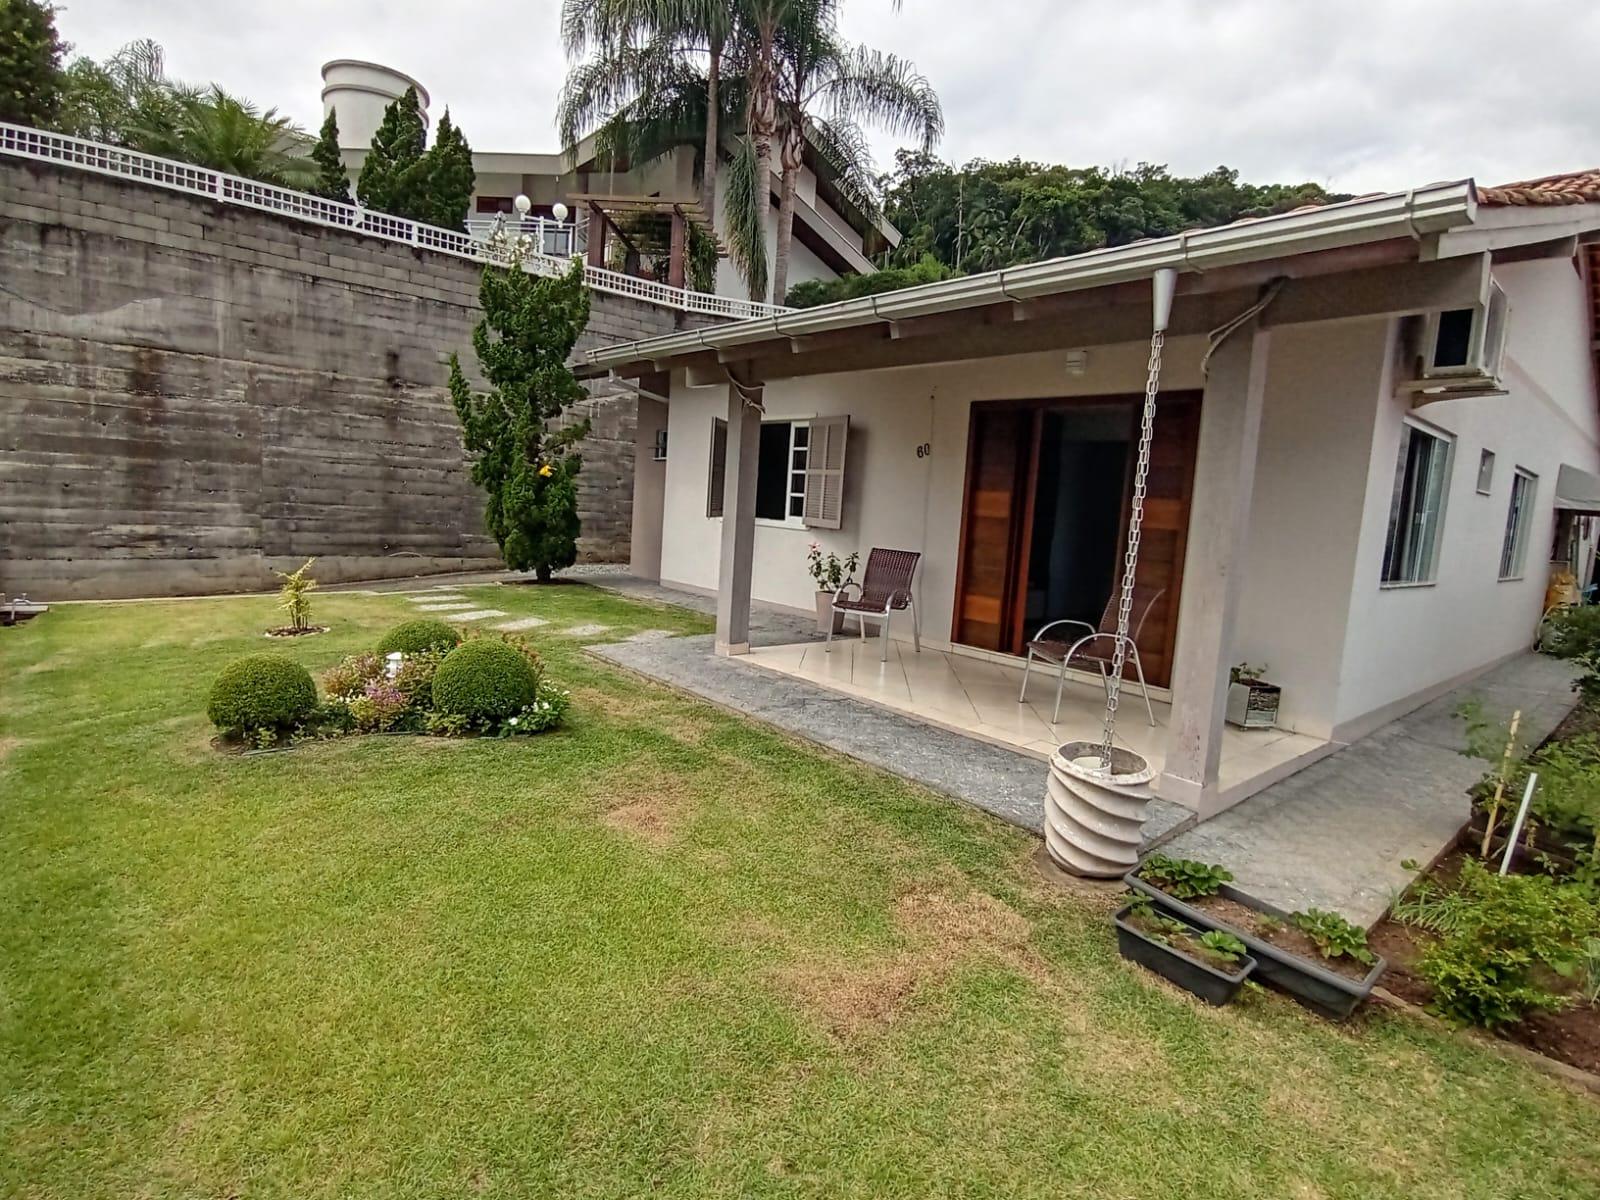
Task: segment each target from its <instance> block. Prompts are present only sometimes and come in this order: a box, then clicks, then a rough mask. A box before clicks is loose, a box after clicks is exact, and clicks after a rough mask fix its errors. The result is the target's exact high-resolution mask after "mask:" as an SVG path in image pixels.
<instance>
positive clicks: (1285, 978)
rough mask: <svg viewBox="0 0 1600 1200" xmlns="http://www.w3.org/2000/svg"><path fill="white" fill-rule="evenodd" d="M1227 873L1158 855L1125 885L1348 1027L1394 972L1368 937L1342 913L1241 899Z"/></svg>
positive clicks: (1273, 984)
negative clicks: (1231, 941)
mask: <svg viewBox="0 0 1600 1200" xmlns="http://www.w3.org/2000/svg"><path fill="white" fill-rule="evenodd" d="M1232 878H1233V876H1232V875H1230V874H1229V873H1228V872H1227V871H1226V870H1225V869H1223V868H1221V867H1215V866H1209V865H1207V864H1205V863H1194V862H1189V861H1186V860H1183V859H1170V858H1167V857H1166V856H1164V855H1159V854H1154V855H1151V856H1150V857H1149V858H1147V859H1145V860H1144V862H1143V863H1141V864H1140V866H1139V869H1138V870H1136V871H1132V872H1130V873H1129V874H1128V875H1127V877H1126V879H1127V883H1128V886H1129V887H1131V888H1132V889H1133V890H1134V891H1135V892H1139V893H1142V894H1143V895H1145V896H1147V897H1149V899H1150V900H1151V902H1152V903H1154V904H1155V906H1156V908H1157V909H1159V910H1160V911H1161V912H1164V913H1166V914H1167V915H1168V916H1173V917H1177V918H1179V919H1180V920H1183V921H1187V922H1188V923H1189V924H1191V925H1197V926H1199V927H1200V928H1202V929H1220V930H1222V931H1223V932H1225V933H1231V934H1233V935H1234V936H1235V937H1237V938H1238V939H1239V940H1240V941H1242V942H1243V943H1244V944H1245V946H1246V947H1248V948H1249V951H1250V953H1251V954H1252V955H1253V956H1254V957H1255V960H1256V970H1255V978H1256V979H1257V980H1258V981H1259V982H1261V983H1264V984H1266V985H1267V986H1268V987H1273V988H1276V989H1278V990H1279V991H1281V992H1287V993H1288V994H1289V995H1291V996H1293V997H1294V998H1295V999H1296V1000H1298V1001H1300V1003H1302V1004H1304V1005H1306V1006H1308V1007H1310V1008H1313V1009H1316V1010H1317V1011H1318V1012H1320V1013H1323V1014H1324V1015H1326V1016H1330V1017H1334V1018H1336V1019H1343V1018H1345V1017H1348V1016H1349V1015H1350V1014H1351V1013H1353V1012H1354V1011H1355V1010H1356V1008H1357V1006H1358V1005H1360V1003H1361V1002H1362V1001H1363V1000H1365V999H1366V998H1367V997H1368V996H1370V995H1371V994H1372V989H1373V987H1374V986H1375V985H1376V984H1377V982H1378V977H1379V976H1380V975H1382V974H1383V970H1384V967H1385V966H1387V965H1388V964H1387V963H1386V962H1385V961H1384V959H1383V958H1382V956H1380V955H1376V954H1374V953H1372V951H1371V950H1369V949H1368V948H1367V934H1366V930H1364V929H1362V928H1360V927H1359V926H1356V925H1352V924H1351V923H1350V922H1349V921H1346V920H1345V919H1344V918H1343V917H1341V916H1339V915H1338V914H1337V913H1330V912H1323V911H1321V910H1319V909H1316V908H1308V909H1306V910H1304V911H1303V912H1295V913H1286V912H1283V911H1282V910H1281V909H1277V908H1274V907H1273V906H1272V905H1270V904H1267V903H1266V902H1265V901H1262V900H1257V899H1256V898H1255V897H1254V896H1251V895H1248V894H1247V893H1245V892H1241V891H1240V890H1239V889H1238V888H1235V887H1232V886H1231V885H1230V884H1229V883H1228V882H1227V881H1228V880H1230V879H1232Z"/></svg>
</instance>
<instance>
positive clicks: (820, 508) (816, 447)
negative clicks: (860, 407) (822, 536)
mask: <svg viewBox="0 0 1600 1200" xmlns="http://www.w3.org/2000/svg"><path fill="white" fill-rule="evenodd" d="M849 433H850V418H849V417H848V416H844V417H813V418H811V433H810V437H809V441H808V443H807V447H806V458H805V492H804V496H805V508H804V518H803V519H804V521H805V524H806V525H807V526H808V527H810V528H812V529H838V528H839V527H840V526H842V525H843V524H844V457H845V455H844V452H845V442H846V440H847V438H848V436H849Z"/></svg>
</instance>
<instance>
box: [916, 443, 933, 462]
mask: <svg viewBox="0 0 1600 1200" xmlns="http://www.w3.org/2000/svg"><path fill="white" fill-rule="evenodd" d="M932 453H933V443H932V442H923V443H922V445H920V446H918V447H917V457H918V458H927V457H928V455H930V454H932Z"/></svg>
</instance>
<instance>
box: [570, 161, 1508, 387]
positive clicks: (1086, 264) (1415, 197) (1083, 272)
mask: <svg viewBox="0 0 1600 1200" xmlns="http://www.w3.org/2000/svg"><path fill="white" fill-rule="evenodd" d="M1477 208H1478V201H1477V193H1476V189H1475V188H1474V186H1473V183H1472V181H1471V180H1470V179H1469V180H1461V181H1459V182H1455V183H1436V184H1431V185H1429V186H1428V187H1423V188H1416V189H1414V190H1412V191H1410V192H1395V193H1391V194H1389V195H1384V196H1368V197H1363V198H1361V199H1357V200H1347V201H1345V202H1343V203H1341V204H1329V205H1324V206H1323V207H1321V208H1313V209H1300V210H1297V211H1295V212H1289V213H1280V214H1279V215H1277V216H1272V217H1262V218H1260V219H1258V220H1252V221H1238V222H1235V223H1234V224H1232V225H1223V226H1220V227H1218V228H1215V229H1195V230H1189V231H1187V232H1185V233H1180V234H1176V235H1174V236H1171V237H1164V238H1153V239H1151V240H1149V241H1143V242H1134V243H1132V244H1131V245H1127V246H1115V247H1110V248H1107V249H1103V250H1091V251H1089V252H1088V253H1086V254H1075V255H1072V256H1071V257H1069V258H1055V259H1050V260H1049V261H1047V262H1039V263H1027V264H1025V265H1023V266H1018V267H1007V268H1005V269H1004V270H1001V271H990V272H988V273H986V274H983V275H969V276H964V277H962V278H959V279H946V280H942V281H940V282H938V283H925V284H921V285H919V286H917V287H913V288H906V289H904V290H902V291H898V292H885V293H884V294H882V295H878V296H863V297H862V298H861V299H859V300H842V301H840V302H838V303H837V304H825V305H821V306H819V307H817V308H807V309H797V310H793V311H790V312H786V313H780V314H778V315H776V316H772V317H758V318H754V319H752V320H748V321H736V322H734V323H732V324H729V325H717V326H712V327H711V328H708V329H697V330H688V331H686V332H684V333H674V334H668V335H667V336H665V337H658V338H647V339H645V340H643V341H638V342H625V343H620V344H618V345H613V346H603V347H599V348H596V349H594V350H591V351H589V352H588V354H587V355H586V356H585V357H584V358H583V359H582V360H581V361H583V362H584V363H586V364H588V365H591V366H596V367H618V366H622V365H624V364H626V363H630V362H637V361H639V360H643V359H653V360H655V361H656V362H657V363H662V362H664V361H665V360H668V359H671V358H674V357H677V356H679V355H683V354H691V353H694V352H696V351H700V350H716V349H719V348H723V347H734V346H741V345H747V344H749V343H752V342H759V341H766V340H770V339H772V338H775V337H804V336H806V335H807V334H814V333H821V332H824V331H827V330H833V329H847V328H850V327H852V326H859V325H867V324H871V323H872V322H874V321H902V320H907V319H909V318H912V317H920V316H926V315H928V314H930V313H937V312H950V311H954V310H959V309H962V308H974V307H978V306H981V305H987V304H996V303H1000V302H1003V301H1006V300H1014V301H1015V300H1033V299H1037V298H1039V297H1041V296H1051V295H1057V294H1060V293H1062V292H1074V291H1085V290H1088V289H1091V288H1099V287H1108V286H1110V285H1113V284H1118V283H1128V282H1132V281H1138V280H1144V279H1148V278H1150V277H1151V276H1153V275H1154V274H1155V273H1156V272H1157V271H1160V270H1163V269H1171V270H1177V271H1179V272H1184V273H1196V272H1204V271H1207V270H1210V269H1214V268H1218V267H1227V266H1235V265H1237V264H1240V263H1249V262H1258V261H1262V260H1267V259H1274V258H1286V257H1289V256H1291V255H1296V254H1310V253H1313V252H1315V251H1319V250H1334V249H1341V248H1344V247H1348V246H1360V245H1366V244H1369V243H1372V242H1380V241H1387V240H1389V239H1392V238H1411V239H1413V240H1419V241H1420V240H1421V239H1422V238H1424V237H1427V236H1429V235H1432V234H1437V233H1442V232H1445V231H1447V230H1451V229H1458V228H1461V227H1462V226H1466V225H1471V224H1472V223H1473V222H1474V221H1475V220H1476V218H1477Z"/></svg>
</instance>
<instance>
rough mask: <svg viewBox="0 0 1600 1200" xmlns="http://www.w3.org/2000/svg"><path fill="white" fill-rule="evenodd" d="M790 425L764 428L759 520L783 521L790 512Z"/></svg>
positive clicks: (775, 423)
mask: <svg viewBox="0 0 1600 1200" xmlns="http://www.w3.org/2000/svg"><path fill="white" fill-rule="evenodd" d="M791 429H792V426H791V425H790V423H789V422H788V421H766V422H763V423H762V425H761V456H760V459H759V460H758V461H757V464H756V516H758V517H763V518H765V519H767V520H770V521H781V520H783V519H784V518H785V517H786V516H787V515H788V512H789V435H790V431H791Z"/></svg>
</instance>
